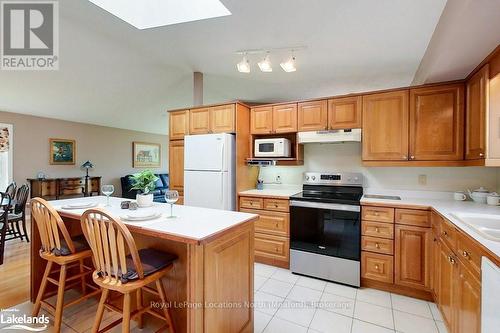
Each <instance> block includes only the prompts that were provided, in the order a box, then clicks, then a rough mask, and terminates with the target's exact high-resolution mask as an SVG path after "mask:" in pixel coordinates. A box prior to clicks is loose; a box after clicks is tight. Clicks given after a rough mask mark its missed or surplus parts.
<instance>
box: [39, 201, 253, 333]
mask: <svg viewBox="0 0 500 333" xmlns="http://www.w3.org/2000/svg"><path fill="white" fill-rule="evenodd" d="M124 200H125V199H121V198H110V206H109V207H104V205H105V202H106V198H105V197H102V196H101V197H87V198H77V199H67V200H55V201H51V202H50V203H51V204H52V205H53V206H54V207H55V209H56V210H57V211H58V213H59V214H60V215H61V217H62V219H63V220H64V222H65V224H66V227H67V228H68V230H69V232H70V234H71V235H72V236H76V235H79V234H81V233H82V231H81V227H80V216H81V215H82V214H83V212H84V211H85V210H84V209H63V208H62V207H63V206H66V205H68V204H74V203H85V202H88V203H94V202H95V203H98V207H99V208H103V209H105V210H106V211H107V212H108V213H110V214H111V215H112V216H114V217H116V218H120V216H123V215H126V214H128V213H129V212H131V211H129V210H123V209H121V208H120V203H121V202H122V201H124ZM141 210H152V211H158V212H161V213H162V215H161V217H159V218H157V219H154V220H151V221H143V222H124V223H125V224H126V225H127V227H128V228H129V230H130V232H131V233H132V236H133V237H134V240H135V242H136V244H137V247H138V249H140V248H146V247H148V248H155V249H158V250H162V251H165V252H170V253H174V254H176V255H177V256H178V259H177V260H176V262H175V263H174V268H173V269H172V270H171V272H170V273H169V274H168V275H167V276H166V278H165V279H164V280H163V284H164V286H165V288H166V290H167V297H168V298H169V300H170V302H171V304H170V305H171V309H172V315H173V319H174V322H175V326H176V330H177V332H197V333H199V332H253V308H252V307H251V305H252V302H253V262H254V254H253V253H254V242H253V233H254V225H253V222H254V221H255V220H256V219H257V218H258V216H257V215H254V214H248V213H240V212H231V211H222V210H215V209H205V208H198V207H189V206H179V205H174V215H176V216H177V217H176V218H171V219H169V218H167V216H168V215H169V213H170V207H169V205H167V204H162V203H154V205H153V206H152V207H150V208H141ZM31 228H32V232H31V235H32V238H33V240H32V243H31V301H32V302H33V301H34V299H35V298H36V295H37V292H38V288H39V285H40V281H41V277H42V274H43V271H44V269H45V261H44V260H42V259H41V258H40V256H39V254H38V251H39V249H40V238H39V234H38V230H37V227H36V223H35V222H34V221H32V223H31Z"/></svg>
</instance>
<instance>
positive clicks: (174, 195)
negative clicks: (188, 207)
mask: <svg viewBox="0 0 500 333" xmlns="http://www.w3.org/2000/svg"><path fill="white" fill-rule="evenodd" d="M177 200H179V192H177V191H175V190H173V191H167V192H165V201H166V202H167V203H168V204H170V216H169V217H168V218H170V219H171V218H174V217H175V216H174V215H173V207H174V203H176V202H177Z"/></svg>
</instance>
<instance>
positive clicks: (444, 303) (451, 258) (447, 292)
mask: <svg viewBox="0 0 500 333" xmlns="http://www.w3.org/2000/svg"><path fill="white" fill-rule="evenodd" d="M456 276H457V265H456V259H455V255H454V254H453V252H452V251H451V249H450V248H449V247H448V246H447V245H446V244H445V243H442V242H441V243H440V246H439V280H438V283H437V285H436V287H437V288H438V290H439V291H438V293H437V294H438V299H437V304H438V307H439V310H441V314H442V316H443V319H444V321H445V323H446V326H447V327H448V328H449V329H451V332H453V327H454V326H453V321H454V319H455V311H454V310H453V307H454V301H455V300H454V297H456V296H455V295H454V292H453V281H454V280H455V278H456Z"/></svg>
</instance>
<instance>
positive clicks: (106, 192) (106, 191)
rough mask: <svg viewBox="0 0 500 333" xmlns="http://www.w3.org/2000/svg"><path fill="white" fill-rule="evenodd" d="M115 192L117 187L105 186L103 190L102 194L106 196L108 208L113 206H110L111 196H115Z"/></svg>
mask: <svg viewBox="0 0 500 333" xmlns="http://www.w3.org/2000/svg"><path fill="white" fill-rule="evenodd" d="M114 191H115V187H114V186H113V185H103V186H102V188H101V192H102V194H104V195H105V196H106V207H110V206H111V205H110V204H109V196H110V195H111V194H113V192H114Z"/></svg>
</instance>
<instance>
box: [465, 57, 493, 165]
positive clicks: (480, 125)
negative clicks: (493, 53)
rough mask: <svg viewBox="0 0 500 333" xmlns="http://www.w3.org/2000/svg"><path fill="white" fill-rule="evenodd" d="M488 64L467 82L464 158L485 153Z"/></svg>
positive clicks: (478, 157) (479, 157) (481, 157)
mask: <svg viewBox="0 0 500 333" xmlns="http://www.w3.org/2000/svg"><path fill="white" fill-rule="evenodd" d="M488 82H489V65H488V64H486V65H485V66H484V67H483V68H481V70H479V72H477V73H476V74H474V76H473V77H471V79H470V80H469V81H468V82H467V97H466V101H467V107H466V111H465V113H466V120H465V124H466V129H465V159H467V160H477V159H484V158H485V153H486V109H487V103H488V101H487V99H488Z"/></svg>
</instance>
